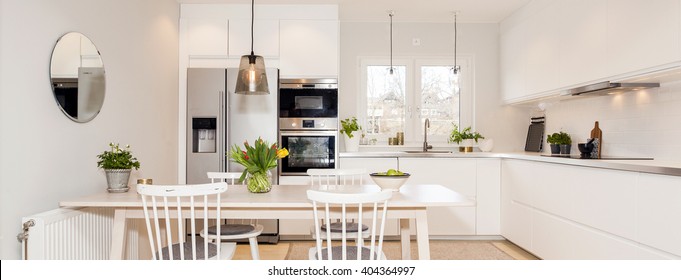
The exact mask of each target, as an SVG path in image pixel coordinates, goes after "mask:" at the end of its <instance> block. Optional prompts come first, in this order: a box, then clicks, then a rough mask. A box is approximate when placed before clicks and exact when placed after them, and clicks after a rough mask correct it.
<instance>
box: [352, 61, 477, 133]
mask: <svg viewBox="0 0 681 280" xmlns="http://www.w3.org/2000/svg"><path fill="white" fill-rule="evenodd" d="M361 61H362V62H361V66H362V89H361V94H360V96H361V98H360V102H359V104H360V108H359V109H360V110H359V116H358V117H359V119H360V121H362V125H363V128H364V130H365V131H366V134H367V137H368V138H369V139H371V138H375V139H377V140H378V143H379V144H381V143H382V144H387V138H388V137H395V135H396V133H397V132H400V131H403V132H404V133H405V141H406V142H412V143H420V142H423V132H424V127H423V126H424V122H425V119H426V118H428V119H429V120H430V128H429V129H428V142H432V143H444V142H446V141H447V138H448V136H449V133H450V132H451V129H452V125H453V124H457V125H459V126H463V127H465V126H470V125H472V123H471V120H472V118H471V115H472V106H471V104H472V98H471V97H472V92H473V91H472V89H471V88H470V87H469V86H468V85H469V84H471V83H470V81H469V79H470V77H471V76H472V75H470V73H469V72H468V71H470V69H471V67H469V64H470V59H463V60H462V63H460V64H459V66H460V67H461V69H462V71H460V72H459V74H457V75H455V74H454V73H453V71H452V68H453V63H451V62H450V61H452V62H453V59H452V58H442V59H421V58H411V59H398V60H394V61H393V69H394V73H393V75H390V74H389V72H388V70H389V68H390V64H389V61H388V60H387V59H385V60H384V59H362V60H361ZM447 62H449V64H448V63H447Z"/></svg>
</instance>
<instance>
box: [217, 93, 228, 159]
mask: <svg viewBox="0 0 681 280" xmlns="http://www.w3.org/2000/svg"><path fill="white" fill-rule="evenodd" d="M218 95H219V97H218V100H219V102H220V103H219V104H220V110H219V116H218V120H222V123H219V124H218V127H220V128H221V129H222V130H221V131H220V130H219V132H218V135H219V136H218V139H219V140H218V141H219V142H218V143H219V147H220V148H219V149H217V150H218V153H222V154H221V155H220V154H218V158H219V159H220V163H219V164H218V168H219V169H220V170H219V171H221V172H224V171H226V166H225V165H226V163H225V155H226V150H227V147H225V132H227V131H228V130H227V124H228V123H229V120H226V119H225V118H226V117H227V115H226V114H225V92H224V91H222V90H219V91H218Z"/></svg>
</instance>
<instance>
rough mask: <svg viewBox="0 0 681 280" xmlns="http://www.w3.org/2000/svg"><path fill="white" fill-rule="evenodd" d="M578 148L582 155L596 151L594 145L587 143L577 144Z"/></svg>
mask: <svg viewBox="0 0 681 280" xmlns="http://www.w3.org/2000/svg"><path fill="white" fill-rule="evenodd" d="M577 148H579V152H580V153H582V154H589V153H591V151H593V149H594V145H593V144H587V143H579V144H577Z"/></svg>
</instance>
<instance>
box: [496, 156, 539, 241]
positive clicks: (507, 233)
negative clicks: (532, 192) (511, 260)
mask: <svg viewBox="0 0 681 280" xmlns="http://www.w3.org/2000/svg"><path fill="white" fill-rule="evenodd" d="M521 163H523V162H522V161H514V160H503V161H502V163H501V174H502V176H501V235H502V236H503V237H504V238H506V239H508V240H510V241H511V242H513V243H515V244H516V245H518V246H520V247H523V248H524V249H525V250H530V249H531V247H532V232H531V230H532V209H531V208H530V207H529V206H527V204H523V203H519V202H518V201H516V200H515V199H513V197H514V196H520V197H525V196H527V197H528V198H527V201H529V199H530V198H529V194H528V195H519V192H522V191H519V189H518V188H519V186H523V185H526V184H527V182H525V180H524V179H529V178H528V177H526V176H525V175H524V174H522V173H520V171H521V170H523V169H524V168H523V166H522V165H521Z"/></svg>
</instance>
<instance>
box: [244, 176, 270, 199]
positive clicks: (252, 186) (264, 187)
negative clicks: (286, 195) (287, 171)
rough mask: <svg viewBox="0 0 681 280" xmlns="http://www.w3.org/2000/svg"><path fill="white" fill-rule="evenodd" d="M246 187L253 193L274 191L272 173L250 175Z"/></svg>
mask: <svg viewBox="0 0 681 280" xmlns="http://www.w3.org/2000/svg"><path fill="white" fill-rule="evenodd" d="M246 187H247V188H248V191H250V192H252V193H266V192H269V191H270V190H272V172H270V171H269V170H267V172H255V173H248V175H247V176H246Z"/></svg>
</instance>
